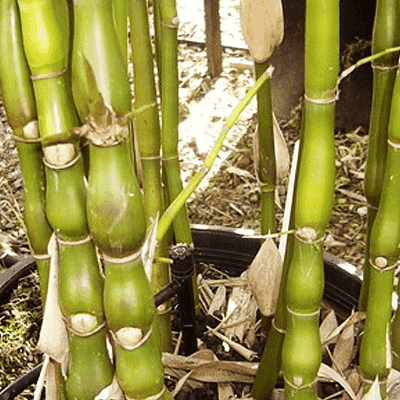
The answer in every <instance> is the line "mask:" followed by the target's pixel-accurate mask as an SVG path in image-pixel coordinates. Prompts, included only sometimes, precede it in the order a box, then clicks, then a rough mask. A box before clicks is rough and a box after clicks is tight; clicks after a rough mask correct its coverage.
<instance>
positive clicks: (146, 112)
mask: <svg viewBox="0 0 400 400" xmlns="http://www.w3.org/2000/svg"><path fill="white" fill-rule="evenodd" d="M130 27H131V49H132V51H131V53H132V66H133V70H134V99H135V110H136V113H135V127H136V137H137V143H138V151H139V154H140V160H141V166H142V176H143V178H142V179H143V196H144V207H145V212H146V221H147V226H150V224H151V221H152V220H155V219H156V218H157V216H160V215H161V214H162V212H163V211H164V207H165V201H164V195H163V188H162V176H161V167H162V165H161V154H160V146H161V139H160V122H159V109H158V103H157V96H156V86H155V77H154V72H153V71H154V66H153V52H152V48H151V40H150V33H149V20H148V12H147V3H146V1H136V2H131V3H130ZM167 246H168V242H167V237H165V238H163V240H162V241H160V242H159V246H158V249H157V252H156V258H158V259H159V258H160V257H161V258H167V257H168V249H167ZM169 281H170V279H169V265H168V264H167V263H165V262H160V261H155V262H154V264H153V275H152V279H151V287H152V292H153V293H154V294H155V293H157V292H158V291H160V290H161V289H162V288H163V287H165V286H167V285H168V283H169ZM157 312H158V314H159V318H160V328H161V329H162V334H161V337H162V340H163V349H164V351H172V337H171V321H170V304H169V302H167V303H164V304H162V305H161V306H159V307H158V309H157Z"/></svg>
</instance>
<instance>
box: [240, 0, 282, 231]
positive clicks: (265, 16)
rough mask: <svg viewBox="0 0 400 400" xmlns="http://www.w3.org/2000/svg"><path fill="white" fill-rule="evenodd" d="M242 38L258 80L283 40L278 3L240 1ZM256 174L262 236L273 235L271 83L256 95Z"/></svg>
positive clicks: (274, 171) (280, 7)
mask: <svg viewBox="0 0 400 400" xmlns="http://www.w3.org/2000/svg"><path fill="white" fill-rule="evenodd" d="M241 21H242V30H243V35H244V38H245V41H246V44H247V46H248V47H249V51H250V54H251V56H252V58H253V60H254V66H255V75H256V79H258V78H259V77H260V76H261V75H262V74H263V73H264V72H265V71H266V70H267V69H268V68H269V66H270V65H269V58H270V56H271V55H272V53H273V51H274V50H275V48H276V47H278V46H279V45H280V43H281V42H282V40H283V11H282V3H281V1H280V0H272V1H264V0H259V1H243V2H242V3H241ZM257 120H258V129H257V138H256V143H257V148H258V153H257V154H256V158H257V163H258V165H257V173H258V179H259V180H260V186H261V234H262V235H265V234H267V233H269V232H275V227H276V222H275V190H276V163H275V143H274V122H273V107H272V96H271V83H270V81H268V82H267V83H266V84H265V85H264V86H263V87H262V88H261V90H260V91H259V92H258V93H257Z"/></svg>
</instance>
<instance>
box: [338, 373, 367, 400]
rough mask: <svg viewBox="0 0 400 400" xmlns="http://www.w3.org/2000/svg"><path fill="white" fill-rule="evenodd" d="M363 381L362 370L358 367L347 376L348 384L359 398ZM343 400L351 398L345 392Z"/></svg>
mask: <svg viewBox="0 0 400 400" xmlns="http://www.w3.org/2000/svg"><path fill="white" fill-rule="evenodd" d="M362 381H363V379H362V375H361V371H360V369H359V368H358V367H355V368H352V369H351V370H350V373H349V374H348V376H347V382H348V383H349V385H350V386H351V388H352V389H353V391H354V393H356V394H357V396H358V392H359V391H360V390H361V384H362ZM342 400H350V396H349V395H348V394H347V393H346V392H345V393H343V397H342Z"/></svg>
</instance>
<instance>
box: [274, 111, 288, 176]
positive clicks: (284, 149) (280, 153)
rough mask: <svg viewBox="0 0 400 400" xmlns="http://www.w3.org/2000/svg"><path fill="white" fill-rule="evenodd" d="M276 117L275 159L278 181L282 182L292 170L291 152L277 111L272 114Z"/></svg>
mask: <svg viewBox="0 0 400 400" xmlns="http://www.w3.org/2000/svg"><path fill="white" fill-rule="evenodd" d="M272 116H273V118H274V140H275V159H276V179H277V182H278V183H279V182H282V181H283V180H284V179H285V178H287V177H288V175H289V171H290V154H289V149H288V146H287V144H286V140H285V138H284V137H283V133H282V130H281V128H280V126H279V123H278V120H277V118H276V116H275V113H273V114H272Z"/></svg>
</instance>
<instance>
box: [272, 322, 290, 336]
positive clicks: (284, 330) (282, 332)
mask: <svg viewBox="0 0 400 400" xmlns="http://www.w3.org/2000/svg"><path fill="white" fill-rule="evenodd" d="M272 326H273V328H274V329H275V330H276V331H277V332H279V333H280V334H281V335H286V332H287V330H286V329H282V328H278V326H277V325H276V322H275V318H273V319H272Z"/></svg>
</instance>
